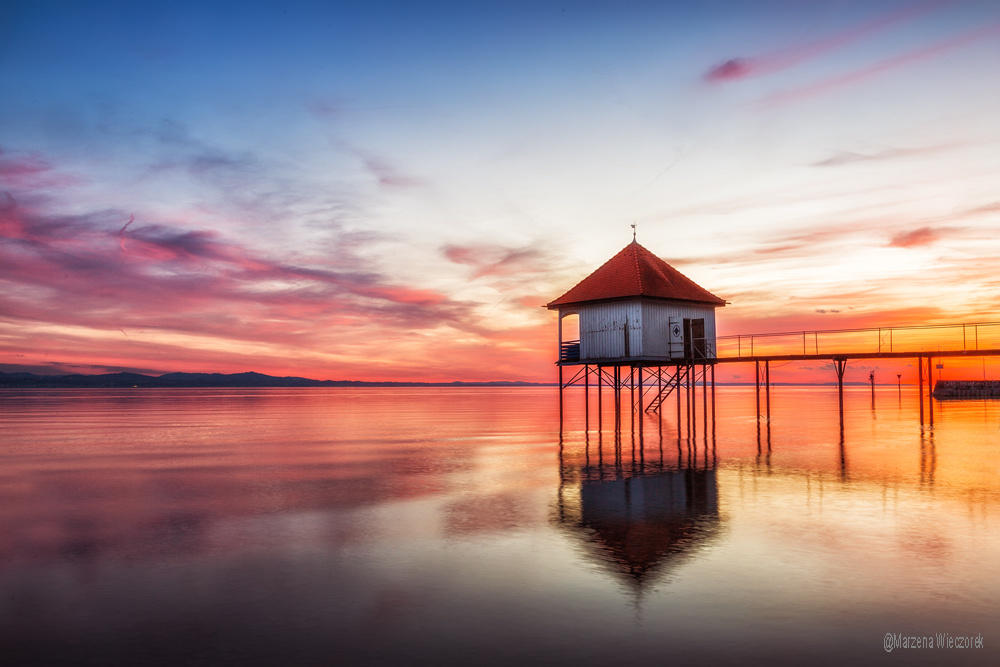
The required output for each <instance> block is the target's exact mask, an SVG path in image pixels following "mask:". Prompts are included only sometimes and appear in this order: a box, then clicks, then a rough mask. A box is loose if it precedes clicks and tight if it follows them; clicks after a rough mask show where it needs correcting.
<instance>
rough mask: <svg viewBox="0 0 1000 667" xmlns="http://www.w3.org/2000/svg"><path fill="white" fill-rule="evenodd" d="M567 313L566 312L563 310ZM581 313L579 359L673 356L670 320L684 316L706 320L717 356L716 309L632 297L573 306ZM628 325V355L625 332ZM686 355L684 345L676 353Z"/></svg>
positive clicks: (708, 341)
mask: <svg viewBox="0 0 1000 667" xmlns="http://www.w3.org/2000/svg"><path fill="white" fill-rule="evenodd" d="M563 312H564V313H565V311H563ZM571 312H577V313H579V315H580V360H581V361H586V360H587V359H626V358H633V357H634V358H639V357H645V358H650V357H654V358H656V357H662V358H664V359H666V358H670V354H671V353H670V345H669V327H670V321H671V320H672V319H675V320H681V321H682V320H683V319H684V318H692V319H697V318H703V319H704V320H705V344H706V348H707V355H708V356H709V357H714V356H715V352H716V346H715V308H713V307H712V306H707V305H699V304H692V303H686V302H673V301H654V300H650V299H639V298H636V299H630V300H623V301H607V302H599V303H588V304H580V305H576V306H574V308H573V310H572V311H571ZM626 324H627V325H628V354H626V347H625V335H626V334H625V331H626ZM682 355H683V345H680V346H675V349H674V356H682Z"/></svg>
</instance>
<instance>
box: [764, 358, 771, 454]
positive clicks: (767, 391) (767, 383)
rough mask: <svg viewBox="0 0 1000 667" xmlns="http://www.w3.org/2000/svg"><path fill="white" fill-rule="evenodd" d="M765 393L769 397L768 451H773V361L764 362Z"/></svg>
mask: <svg viewBox="0 0 1000 667" xmlns="http://www.w3.org/2000/svg"><path fill="white" fill-rule="evenodd" d="M764 393H765V396H766V397H767V414H766V416H765V417H764V419H765V420H766V421H767V451H771V362H770V361H765V362H764Z"/></svg>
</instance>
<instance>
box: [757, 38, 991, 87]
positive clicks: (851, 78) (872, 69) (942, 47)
mask: <svg viewBox="0 0 1000 667" xmlns="http://www.w3.org/2000/svg"><path fill="white" fill-rule="evenodd" d="M996 34H1000V23H994V24H990V25H986V26H983V27H981V28H977V29H975V30H970V31H968V32H964V33H961V34H959V35H956V36H954V37H951V38H949V39H945V40H942V41H939V42H936V43H934V44H931V45H930V46H926V47H923V48H920V49H915V50H913V51H907V52H906V53H901V54H899V55H896V56H893V57H891V58H886V59H885V60H881V61H879V62H876V63H873V64H871V65H867V66H865V67H862V68H859V69H856V70H853V71H851V72H845V73H843V74H839V75H837V76H833V77H830V78H827V79H823V80H821V81H818V82H816V83H812V84H809V85H806V86H802V87H799V88H793V89H790V90H785V91H781V92H778V93H775V94H773V95H770V96H768V97H765V98H764V99H763V100H762V101H761V102H762V103H763V104H779V103H783V102H793V101H796V100H800V99H805V98H808V97H814V96H817V95H822V94H825V93H828V92H830V91H832V90H837V89H838V88H843V87H845V86H849V85H851V84H855V83H860V82H862V81H866V80H868V79H870V78H872V77H875V76H877V75H879V74H882V73H884V72H888V71H891V70H894V69H898V68H901V67H904V66H906V65H910V64H913V63H916V62H920V61H922V60H927V59H929V58H932V57H934V56H937V55H940V54H942V53H946V52H948V51H951V50H954V49H957V48H961V47H963V46H967V45H968V44H972V43H973V42H976V41H978V40H981V39H985V38H987V37H990V36H991V35H996Z"/></svg>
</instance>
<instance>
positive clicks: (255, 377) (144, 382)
mask: <svg viewBox="0 0 1000 667" xmlns="http://www.w3.org/2000/svg"><path fill="white" fill-rule="evenodd" d="M836 384H837V383H836V382H772V383H771V385H772V386H776V387H828V386H836ZM844 384H845V385H846V386H853V387H857V386H863V387H867V386H868V383H867V382H845V383H844ZM716 385H717V386H720V387H753V386H754V383H753V382H717V383H716ZM558 386H559V385H558V383H555V382H526V381H518V380H514V381H509V380H495V381H484V382H470V381H462V380H455V381H452V382H393V381H365V380H312V379H309V378H302V377H293V376H286V377H275V376H272V375H265V374H263V373H254V372H248V373H230V374H225V373H166V374H164V375H159V376H157V375H142V374H140V373H105V374H100V375H83V374H71V375H38V374H36V373H21V372H18V373H6V372H0V389H197V388H205V389H226V388H230V389H254V388H261V389H265V388H266V389H276V388H289V387H558ZM647 386H650V385H648V384H647ZM876 386H877V387H894V386H896V383H887V384H876ZM907 386H912V385H907ZM574 387H575V385H574Z"/></svg>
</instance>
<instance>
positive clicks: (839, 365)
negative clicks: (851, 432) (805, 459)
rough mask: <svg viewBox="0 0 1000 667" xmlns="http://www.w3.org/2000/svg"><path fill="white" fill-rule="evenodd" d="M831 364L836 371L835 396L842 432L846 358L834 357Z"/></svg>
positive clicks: (842, 430)
mask: <svg viewBox="0 0 1000 667" xmlns="http://www.w3.org/2000/svg"><path fill="white" fill-rule="evenodd" d="M833 364H834V366H835V368H836V371H837V398H838V400H839V403H840V432H841V435H843V432H844V370H845V368H846V366H847V359H834V360H833Z"/></svg>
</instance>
